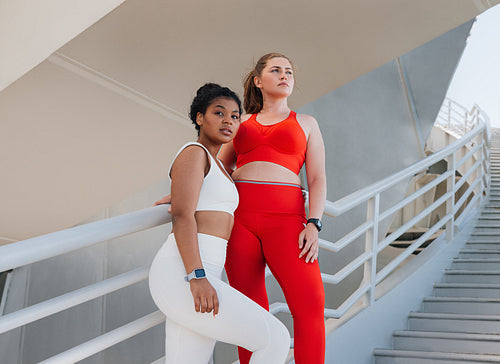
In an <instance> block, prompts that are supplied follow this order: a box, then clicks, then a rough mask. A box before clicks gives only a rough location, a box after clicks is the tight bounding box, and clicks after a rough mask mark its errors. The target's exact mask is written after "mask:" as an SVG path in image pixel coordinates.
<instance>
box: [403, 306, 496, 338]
mask: <svg viewBox="0 0 500 364" xmlns="http://www.w3.org/2000/svg"><path fill="white" fill-rule="evenodd" d="M408 328H409V329H410V330H415V331H436V332H463V333H471V334H472V333H482V334H495V335H499V334H500V315H464V314H454V313H432V312H410V314H409V315H408Z"/></svg>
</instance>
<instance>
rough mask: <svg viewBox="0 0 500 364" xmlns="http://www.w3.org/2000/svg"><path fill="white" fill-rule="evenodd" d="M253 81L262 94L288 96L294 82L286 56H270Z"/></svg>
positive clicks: (291, 69)
mask: <svg viewBox="0 0 500 364" xmlns="http://www.w3.org/2000/svg"><path fill="white" fill-rule="evenodd" d="M254 82H255V85H256V86H257V87H258V88H260V89H261V91H262V94H269V95H276V96H285V97H287V96H290V95H291V94H292V91H293V86H294V83H295V81H294V78H293V68H292V65H291V64H290V62H289V61H288V60H287V59H286V58H281V57H276V58H271V59H270V60H268V61H267V64H266V67H265V68H264V69H263V70H262V73H261V75H260V76H257V77H255V78H254Z"/></svg>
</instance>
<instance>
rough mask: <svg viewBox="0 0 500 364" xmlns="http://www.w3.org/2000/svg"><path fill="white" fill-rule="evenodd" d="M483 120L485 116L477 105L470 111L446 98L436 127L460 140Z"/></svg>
mask: <svg viewBox="0 0 500 364" xmlns="http://www.w3.org/2000/svg"><path fill="white" fill-rule="evenodd" d="M482 120H483V115H482V113H481V109H480V108H479V107H478V106H477V105H474V106H473V108H472V109H471V110H470V111H469V110H467V109H466V108H465V107H463V106H462V105H460V104H459V103H457V102H456V101H453V100H451V99H450V98H446V99H445V100H444V101H443V104H442V105H441V108H440V110H439V113H438V115H437V118H436V123H435V125H436V126H439V127H441V128H442V129H444V130H445V131H447V132H449V133H451V134H453V135H454V136H456V137H458V138H460V137H462V136H463V135H465V134H466V133H468V132H469V131H471V130H472V129H474V128H475V127H476V126H477V125H478V124H479V123H480V122H481V121H482ZM487 124H488V123H487Z"/></svg>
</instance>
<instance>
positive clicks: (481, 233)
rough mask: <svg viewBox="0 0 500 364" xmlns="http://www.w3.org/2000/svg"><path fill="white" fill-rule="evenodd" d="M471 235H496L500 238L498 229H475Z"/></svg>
mask: <svg viewBox="0 0 500 364" xmlns="http://www.w3.org/2000/svg"><path fill="white" fill-rule="evenodd" d="M471 236H496V237H497V239H499V240H500V236H498V231H475V232H473V233H472V234H471Z"/></svg>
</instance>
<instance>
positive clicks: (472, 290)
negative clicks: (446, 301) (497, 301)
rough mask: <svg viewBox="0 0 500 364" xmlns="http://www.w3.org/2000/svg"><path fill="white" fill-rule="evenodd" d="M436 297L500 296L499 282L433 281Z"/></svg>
mask: <svg viewBox="0 0 500 364" xmlns="http://www.w3.org/2000/svg"><path fill="white" fill-rule="evenodd" d="M434 295H435V296H437V297H475V298H500V284H485V283H435V284H434Z"/></svg>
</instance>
